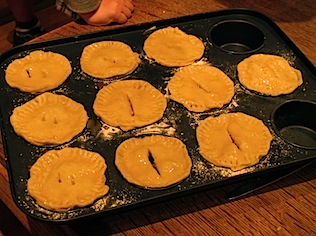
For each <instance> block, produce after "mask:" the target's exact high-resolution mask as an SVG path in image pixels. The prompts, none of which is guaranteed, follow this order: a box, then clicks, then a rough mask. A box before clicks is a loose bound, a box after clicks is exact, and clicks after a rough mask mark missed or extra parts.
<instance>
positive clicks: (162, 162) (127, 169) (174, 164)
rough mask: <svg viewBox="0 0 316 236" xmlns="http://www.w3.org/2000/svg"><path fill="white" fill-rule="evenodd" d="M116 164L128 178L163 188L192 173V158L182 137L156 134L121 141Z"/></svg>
mask: <svg viewBox="0 0 316 236" xmlns="http://www.w3.org/2000/svg"><path fill="white" fill-rule="evenodd" d="M115 165H116V166H117V168H118V170H119V171H120V172H121V174H122V175H123V177H124V178H125V179H126V180H127V181H128V182H130V183H132V184H135V185H138V186H141V187H145V188H161V187H167V186H170V185H172V184H175V183H178V182H180V181H182V180H183V179H185V178H186V177H188V176H189V174H190V171H191V166H192V161H191V158H190V156H189V154H188V151H187V149H186V146H185V145H184V144H183V143H182V142H181V141H180V140H179V139H177V138H174V137H167V136H163V135H153V136H146V137H143V138H130V139H128V140H125V141H124V142H123V143H121V144H120V145H119V147H118V148H117V150H116V154H115Z"/></svg>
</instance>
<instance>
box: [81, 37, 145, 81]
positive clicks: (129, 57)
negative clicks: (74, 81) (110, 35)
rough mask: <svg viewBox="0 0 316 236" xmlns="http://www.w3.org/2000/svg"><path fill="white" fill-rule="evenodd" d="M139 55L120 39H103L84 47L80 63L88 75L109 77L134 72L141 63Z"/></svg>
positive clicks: (101, 77) (102, 77)
mask: <svg viewBox="0 0 316 236" xmlns="http://www.w3.org/2000/svg"><path fill="white" fill-rule="evenodd" d="M140 62H141V61H140V59H139V55H138V54H137V53H136V52H133V51H132V49H131V47H130V46H129V45H127V44H125V43H123V42H119V41H101V42H96V43H92V44H90V45H88V46H86V47H84V49H83V52H82V55H81V58H80V65H81V69H82V70H83V71H84V72H85V73H87V74H88V75H91V76H94V77H96V78H100V79H107V78H111V77H115V76H121V75H126V74H130V73H132V72H133V71H134V70H135V69H136V68H137V66H138V65H139V63H140Z"/></svg>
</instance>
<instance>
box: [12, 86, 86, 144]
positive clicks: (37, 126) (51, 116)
mask: <svg viewBox="0 0 316 236" xmlns="http://www.w3.org/2000/svg"><path fill="white" fill-rule="evenodd" d="M87 121H88V116H87V112H86V110H85V109H84V107H83V105H81V104H80V103H77V102H75V101H73V100H72V99H70V98H68V97H66V96H64V95H57V94H53V93H48V92H46V93H43V94H41V95H38V96H37V97H35V98H34V99H32V100H31V101H29V102H27V103H25V104H23V105H21V106H19V107H16V108H15V109H14V110H13V113H12V115H11V117H10V122H11V124H12V126H13V129H14V131H15V132H16V134H17V135H19V136H22V137H23V138H24V139H25V140H27V141H28V142H30V143H32V144H35V145H38V146H43V145H50V144H53V145H56V144H62V143H65V142H68V141H70V140H71V139H72V138H73V137H75V136H76V135H78V134H79V133H80V132H81V131H82V130H83V129H84V128H85V126H86V124H87Z"/></svg>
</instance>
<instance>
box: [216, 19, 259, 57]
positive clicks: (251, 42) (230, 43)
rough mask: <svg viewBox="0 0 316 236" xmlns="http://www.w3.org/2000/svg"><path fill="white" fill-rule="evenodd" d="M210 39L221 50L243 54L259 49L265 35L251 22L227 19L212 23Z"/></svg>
mask: <svg viewBox="0 0 316 236" xmlns="http://www.w3.org/2000/svg"><path fill="white" fill-rule="evenodd" d="M210 39H211V41H212V42H213V44H214V45H215V46H217V47H219V48H220V49H222V50H223V51H226V52H229V53H232V54H243V53H250V52H254V51H256V50H258V49H260V48H261V47H262V46H263V44H264V41H265V35H264V34H263V32H262V31H261V30H260V29H258V27H256V26H255V25H254V24H252V23H249V22H246V21H242V20H229V21H222V22H220V23H218V24H216V25H214V27H213V28H212V29H211V31H210Z"/></svg>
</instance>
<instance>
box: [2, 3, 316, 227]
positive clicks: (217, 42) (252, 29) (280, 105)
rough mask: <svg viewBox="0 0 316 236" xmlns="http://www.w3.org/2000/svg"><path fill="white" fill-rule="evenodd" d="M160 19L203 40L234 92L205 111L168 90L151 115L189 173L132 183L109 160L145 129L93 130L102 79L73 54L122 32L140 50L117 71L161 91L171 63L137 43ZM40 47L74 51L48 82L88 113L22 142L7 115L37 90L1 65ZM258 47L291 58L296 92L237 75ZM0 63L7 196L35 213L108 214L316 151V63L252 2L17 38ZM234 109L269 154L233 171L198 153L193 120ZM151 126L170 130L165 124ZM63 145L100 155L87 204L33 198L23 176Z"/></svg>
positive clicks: (51, 216) (54, 218) (62, 217)
mask: <svg viewBox="0 0 316 236" xmlns="http://www.w3.org/2000/svg"><path fill="white" fill-rule="evenodd" d="M167 26H173V27H179V28H180V29H181V30H182V31H184V32H186V33H188V34H193V35H195V36H197V37H199V38H200V39H201V40H202V41H203V42H204V43H205V46H206V47H205V53H204V55H203V58H202V61H204V62H209V63H210V64H212V65H213V66H216V67H217V68H219V69H221V70H222V71H224V72H225V73H226V74H227V75H228V76H229V77H230V78H231V79H232V80H233V81H234V84H235V95H234V98H233V100H232V101H231V102H230V104H228V105H226V106H224V107H223V108H221V109H213V110H211V111H209V112H204V113H192V112H189V111H188V110H186V109H185V108H184V107H183V106H182V105H180V104H178V103H176V102H174V101H171V100H168V106H167V109H166V112H165V114H164V117H163V119H162V120H161V121H158V122H157V123H159V122H163V123H165V124H168V125H170V127H169V129H173V130H174V132H173V133H172V136H175V137H177V138H179V139H180V140H182V141H183V142H184V143H185V144H186V145H187V147H188V151H189V154H190V156H191V157H192V162H193V167H192V171H191V174H190V176H189V177H188V178H186V179H185V180H184V181H182V182H181V183H179V184H176V185H174V186H171V187H169V188H165V189H160V190H150V189H143V188H139V187H137V186H134V185H131V184H129V183H128V182H127V181H126V180H125V179H124V178H123V177H122V176H121V174H120V173H119V172H118V170H117V169H116V167H115V165H114V156H115V150H116V148H117V146H118V145H119V144H120V143H121V142H122V141H124V140H126V139H128V138H130V137H134V136H142V135H143V133H142V132H141V130H142V129H136V130H132V131H129V132H122V133H118V134H115V135H114V136H111V138H108V139H106V138H104V137H103V136H102V135H97V134H98V132H99V131H100V126H102V124H100V121H99V120H98V118H97V117H95V115H94V113H93V110H92V104H93V101H94V99H95V95H96V93H97V92H98V91H99V89H100V87H101V86H102V85H103V82H102V80H98V79H96V78H92V77H90V76H87V75H85V74H84V73H82V71H81V69H80V64H79V58H80V55H81V52H82V49H83V47H85V46H86V45H89V44H91V43H94V42H97V41H102V40H118V41H122V42H124V43H126V44H128V45H130V46H131V48H132V49H133V50H134V51H135V52H137V53H139V54H140V55H141V60H142V63H141V64H140V65H139V67H138V68H137V69H136V70H135V71H134V72H133V73H132V74H131V75H129V76H125V77H124V79H131V78H139V79H143V80H146V81H148V82H150V83H151V84H152V85H153V86H155V87H156V88H157V89H159V90H160V91H161V92H162V93H163V94H166V86H167V82H168V81H169V79H170V77H171V76H172V75H173V74H174V73H175V71H176V68H167V67H164V66H161V65H158V64H157V63H155V62H153V61H151V60H148V58H147V57H146V55H145V53H144V51H143V49H142V47H143V43H144V41H145V39H146V38H147V37H148V35H150V34H151V33H152V32H154V30H157V29H160V28H164V27H167ZM39 49H41V50H44V51H53V52H58V53H61V54H63V55H65V56H66V57H67V58H68V59H69V60H70V61H71V65H72V68H73V72H72V74H71V75H70V76H69V78H68V79H67V81H66V82H65V83H63V84H62V85H61V86H60V87H58V88H56V89H54V90H52V91H51V92H54V93H58V94H64V95H67V96H68V97H70V98H72V99H73V100H75V101H77V102H80V103H82V104H83V105H84V106H85V109H86V110H87V112H88V115H89V117H90V120H89V122H88V125H87V127H86V128H85V130H84V131H83V132H82V133H81V134H80V135H78V136H77V137H75V138H74V139H73V141H71V142H70V143H67V144H65V145H60V146H56V147H52V146H49V147H36V146H33V145H31V144H29V143H28V142H26V141H25V140H24V139H23V138H21V137H19V136H17V135H16V134H15V133H14V131H13V128H12V126H11V124H10V122H9V118H10V115H11V114H12V110H13V109H14V107H17V106H19V105H21V104H23V103H25V102H27V101H29V100H31V99H33V98H34V97H35V96H37V95H38V94H30V93H24V92H20V91H18V90H16V89H12V88H10V87H9V86H8V84H7V83H6V81H5V79H4V78H5V70H6V68H7V66H8V64H9V63H10V62H11V61H12V60H14V59H16V58H21V57H23V56H25V55H27V54H28V53H29V52H31V51H33V50H39ZM255 53H267V54H275V55H280V56H283V57H285V58H286V59H287V60H288V61H289V62H290V64H291V65H292V66H293V67H295V68H297V69H299V70H300V71H301V72H302V75H303V80H304V82H303V84H302V85H301V86H300V87H298V88H297V89H296V90H295V91H294V92H293V93H291V94H288V95H281V96H277V97H271V96H265V95H262V94H259V93H256V92H253V91H249V90H248V89H246V88H244V87H243V86H242V85H241V84H240V83H239V81H238V78H237V72H236V65H237V64H238V63H239V62H240V61H241V60H243V59H244V58H246V57H249V56H250V55H252V54H255ZM0 63H1V71H0V73H1V81H0V83H1V84H0V87H1V95H0V96H1V99H0V102H1V117H2V137H3V145H4V149H5V155H6V158H7V169H8V173H9V178H10V185H11V191H12V196H13V199H14V201H15V202H16V204H17V205H18V207H19V208H21V209H22V210H23V211H24V212H25V213H26V214H27V215H30V216H32V217H34V218H36V219H39V220H44V221H49V222H65V221H71V220H78V219H86V218H91V217H100V216H104V215H108V214H113V213H117V212H119V211H121V210H128V209H131V208H133V207H138V206H141V205H145V204H154V203H155V202H157V201H162V200H166V199H168V198H171V197H177V196H182V195H184V194H189V193H192V192H195V191H200V190H203V189H209V188H213V187H218V186H220V185H226V184H230V183H233V182H236V181H241V180H245V179H250V178H254V177H255V176H258V175H261V174H266V173H268V172H272V171H276V172H277V171H281V170H284V169H285V168H286V167H290V166H294V165H300V164H302V163H303V162H304V163H305V162H308V161H311V160H312V159H314V158H315V155H316V127H315V126H316V123H315V120H316V96H315V94H316V92H315V91H316V70H315V67H314V66H313V65H312V64H311V62H310V61H309V60H308V59H307V58H306V57H305V56H304V55H303V54H302V52H301V51H300V50H299V49H298V48H297V47H296V46H295V45H294V44H293V43H292V41H291V40H290V39H289V38H288V37H287V36H286V35H285V34H284V33H283V32H282V31H281V30H280V29H279V28H278V27H277V26H276V24H274V23H273V22H272V21H271V20H270V19H269V18H267V17H266V16H264V15H262V14H261V13H258V12H254V11H250V10H245V9H231V10H224V11H218V12H210V13H205V14H198V15H192V16H185V17H180V18H175V19H169V20H163V21H157V22H150V23H145V24H140V25H135V26H128V27H122V28H119V29H114V30H108V31H102V32H97V33H92V34H85V35H78V36H76V37H69V38H63V39H58V40H52V41H45V42H39V43H35V44H29V45H23V46H20V47H16V48H13V49H11V50H9V51H7V52H6V53H4V54H2V55H1V58H0ZM114 80H115V79H114ZM111 81H113V80H111ZM111 81H110V82H111ZM237 111H240V112H244V113H246V114H249V115H252V116H255V117H257V118H258V119H261V120H262V121H263V122H264V123H265V124H266V125H267V126H268V127H269V129H270V131H271V133H272V134H273V141H272V143H271V149H270V151H269V154H268V155H267V156H265V157H263V158H262V160H261V161H260V163H258V164H257V165H255V166H254V167H249V168H246V169H245V170H242V171H239V172H232V171H229V170H227V169H226V168H221V167H214V166H212V165H210V164H209V163H207V161H205V160H204V159H203V158H202V157H201V156H200V154H199V153H198V149H197V148H198V146H197V141H196V138H195V128H196V127H197V124H198V121H200V120H203V119H204V118H206V117H208V116H210V115H213V116H217V115H219V114H222V113H225V112H237ZM161 130H163V129H161ZM156 133H157V132H156ZM158 133H161V134H165V135H168V132H165V131H161V132H160V131H159V132H158ZM147 135H148V134H147ZM169 135H170V134H169ZM64 146H71V147H75V146H76V147H81V148H85V149H87V150H91V151H95V152H98V153H100V154H101V155H102V156H104V158H105V159H106V162H107V165H108V169H107V171H106V177H107V184H108V185H109V186H110V191H109V194H108V195H107V196H106V197H104V198H102V199H101V200H98V201H96V202H95V203H94V204H93V205H91V206H87V207H84V208H78V209H73V210H69V211H66V212H62V213H57V212H53V211H48V210H45V209H43V208H41V207H39V206H37V205H36V203H35V202H34V200H33V199H32V198H31V197H30V196H29V195H28V193H27V191H26V184H27V179H28V178H29V169H30V167H31V166H32V165H33V164H34V162H35V161H36V160H37V159H38V158H39V156H41V155H42V154H43V153H44V152H46V151H47V150H51V149H60V148H62V147H64Z"/></svg>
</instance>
